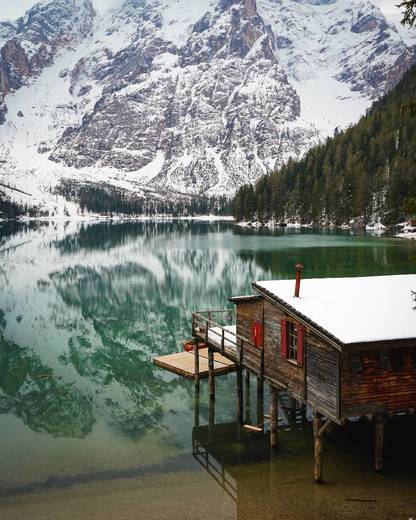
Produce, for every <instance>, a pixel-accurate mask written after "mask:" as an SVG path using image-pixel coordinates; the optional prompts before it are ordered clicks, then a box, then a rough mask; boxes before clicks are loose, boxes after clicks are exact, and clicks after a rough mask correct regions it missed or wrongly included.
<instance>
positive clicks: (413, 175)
mask: <svg viewBox="0 0 416 520" xmlns="http://www.w3.org/2000/svg"><path fill="white" fill-rule="evenodd" d="M322 110H325V107H322ZM409 197H416V67H413V68H412V69H410V71H409V72H408V73H407V74H405V76H404V77H403V79H402V80H401V81H400V83H399V84H398V85H397V86H396V87H395V88H394V89H393V91H392V92H390V93H389V94H388V95H386V96H385V97H383V98H382V99H381V100H379V101H377V102H376V103H374V104H373V106H372V107H371V109H369V111H368V112H367V114H366V115H365V116H363V117H362V118H361V120H360V121H359V122H358V123H357V124H356V125H354V126H352V127H350V128H348V129H346V130H345V131H342V132H339V133H338V134H336V135H335V136H334V137H332V138H328V139H327V140H326V142H325V143H323V144H321V145H319V146H317V147H315V148H313V149H311V150H310V151H308V152H307V153H306V154H305V156H304V157H303V158H302V159H301V160H297V161H295V160H289V161H288V163H287V164H285V165H284V166H283V167H282V168H280V169H279V170H277V171H274V172H272V173H270V174H268V175H265V176H264V177H262V178H260V180H259V181H258V182H257V184H256V185H255V186H254V187H253V186H251V185H247V186H243V187H242V188H241V189H240V190H239V191H238V192H237V194H236V197H235V199H234V216H235V217H236V219H237V220H238V221H241V220H246V221H255V220H257V221H259V222H266V221H269V220H270V219H275V220H276V221H277V222H283V221H297V222H301V223H305V224H306V223H307V224H310V223H313V224H315V225H328V224H336V225H341V224H343V223H348V222H350V221H351V220H353V219H355V220H359V221H360V222H362V223H364V224H366V223H371V222H374V221H377V220H379V219H380V220H381V222H383V223H384V224H386V225H394V224H396V223H398V222H399V221H401V220H402V219H403V218H405V217H406V216H408V215H406V210H405V207H406V204H403V201H404V200H405V199H407V200H408V199H409Z"/></svg>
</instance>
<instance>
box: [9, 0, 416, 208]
mask: <svg viewBox="0 0 416 520" xmlns="http://www.w3.org/2000/svg"><path fill="white" fill-rule="evenodd" d="M406 34H407V33H406ZM0 45H1V60H0V92H1V93H2V94H3V96H4V98H5V99H4V101H5V105H6V106H7V112H6V109H5V108H3V110H2V109H1V108H0V120H1V117H2V115H3V119H4V124H2V125H0V143H1V144H0V181H1V182H7V183H13V184H15V185H16V186H19V187H20V188H21V189H22V188H23V189H24V190H25V191H28V192H30V193H34V194H35V193H36V199H37V200H38V201H39V200H40V201H42V204H46V205H47V204H48V200H49V199H50V197H51V196H50V194H49V192H50V191H51V190H53V188H54V186H56V184H57V183H58V182H59V180H60V179H61V178H71V179H78V180H79V181H80V182H82V181H93V182H106V183H109V184H114V185H117V186H122V187H124V188H128V189H130V190H132V191H135V192H138V191H140V190H143V189H150V190H153V191H154V192H155V193H157V192H160V191H166V189H171V190H176V191H180V192H187V193H211V194H216V193H232V192H233V191H234V190H235V189H236V188H237V187H238V186H239V185H241V184H242V183H245V182H249V181H255V180H256V179H257V178H258V177H259V176H260V175H262V174H263V173H264V172H266V171H268V170H270V169H273V168H275V167H277V166H279V165H280V164H282V162H284V161H285V160H287V159H288V158H289V157H290V156H299V155H301V154H302V153H304V151H305V150H307V149H308V148H309V147H310V146H312V145H314V144H316V143H317V142H319V140H320V139H322V138H324V137H326V136H327V135H331V134H332V133H333V132H334V130H335V129H336V128H337V127H345V126H346V125H348V124H350V123H353V122H355V121H356V120H357V119H358V118H359V116H360V115H361V114H362V113H364V111H365V110H366V108H367V107H368V106H369V105H370V104H371V102H372V100H374V99H376V98H378V97H379V96H381V95H382V94H383V93H384V92H386V91H387V90H389V89H390V88H391V87H392V86H393V85H394V84H395V83H396V82H397V81H398V80H399V79H400V77H401V75H402V74H403V72H404V71H405V70H407V69H408V68H409V67H410V66H411V64H412V63H414V62H415V61H416V53H415V48H416V47H415V40H412V39H411V38H410V36H409V38H405V33H404V32H403V31H401V32H398V31H397V29H396V28H395V26H394V25H392V24H391V23H389V22H388V21H387V20H386V18H385V17H384V16H383V15H382V13H381V12H380V10H379V9H378V8H376V7H374V5H372V4H371V2H366V1H358V0H355V1H349V0H257V2H256V1H255V0H193V1H192V2H190V1H189V0H147V1H144V0H126V1H125V2H124V4H123V5H122V7H121V8H120V9H117V10H115V11H112V12H108V13H105V14H103V15H97V14H96V13H95V12H94V10H93V8H92V4H91V2H90V0H67V1H64V0H51V1H49V2H48V3H47V4H44V5H38V6H35V7H34V8H33V9H32V10H30V11H29V12H28V13H26V15H25V16H24V17H23V18H21V19H19V20H18V21H17V22H13V23H3V24H0ZM0 106H1V99H0ZM54 197H55V196H54Z"/></svg>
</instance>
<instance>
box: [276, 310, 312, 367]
mask: <svg viewBox="0 0 416 520" xmlns="http://www.w3.org/2000/svg"><path fill="white" fill-rule="evenodd" d="M289 325H290V326H294V327H295V330H296V336H297V345H296V360H295V359H290V356H289V354H290V345H289V341H290V334H289ZM305 338H306V328H305V327H304V326H303V325H301V324H300V323H294V322H292V321H288V320H281V322H280V356H281V357H283V358H285V359H287V360H289V361H291V362H295V363H296V364H297V365H298V366H300V367H303V365H304V357H305Z"/></svg>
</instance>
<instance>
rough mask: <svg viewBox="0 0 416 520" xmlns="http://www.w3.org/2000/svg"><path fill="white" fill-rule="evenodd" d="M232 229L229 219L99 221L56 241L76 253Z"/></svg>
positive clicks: (59, 246) (60, 248)
mask: <svg viewBox="0 0 416 520" xmlns="http://www.w3.org/2000/svg"><path fill="white" fill-rule="evenodd" d="M229 230H230V223H229V222H227V221H214V222H209V221H207V222H198V221H187V220H166V221H163V220H161V221H128V222H122V223H114V222H99V223H96V224H86V225H82V226H81V227H80V229H79V230H78V231H77V232H76V233H72V234H68V235H66V236H65V237H64V238H63V239H60V240H57V241H55V242H54V245H55V247H56V248H57V249H58V250H59V251H60V252H61V253H62V254H73V253H76V252H78V251H81V250H84V249H85V250H89V251H91V250H94V249H97V250H109V249H111V248H113V247H117V246H121V245H125V244H127V243H128V242H132V241H134V240H136V239H140V240H142V241H143V243H146V242H148V241H149V240H152V239H154V238H157V240H158V241H160V240H163V239H164V238H166V239H169V240H174V239H178V238H181V239H184V238H194V237H201V236H206V235H208V234H209V233H218V232H226V231H229Z"/></svg>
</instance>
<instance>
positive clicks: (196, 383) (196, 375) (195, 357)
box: [194, 336, 200, 394]
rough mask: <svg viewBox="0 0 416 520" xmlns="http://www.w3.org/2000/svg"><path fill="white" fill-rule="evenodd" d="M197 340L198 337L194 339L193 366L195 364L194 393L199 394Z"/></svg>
mask: <svg viewBox="0 0 416 520" xmlns="http://www.w3.org/2000/svg"><path fill="white" fill-rule="evenodd" d="M198 345H199V340H198V336H195V337H194V364H195V369H194V372H195V375H194V378H195V392H196V393H197V394H199V387H200V385H199V350H198Z"/></svg>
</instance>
